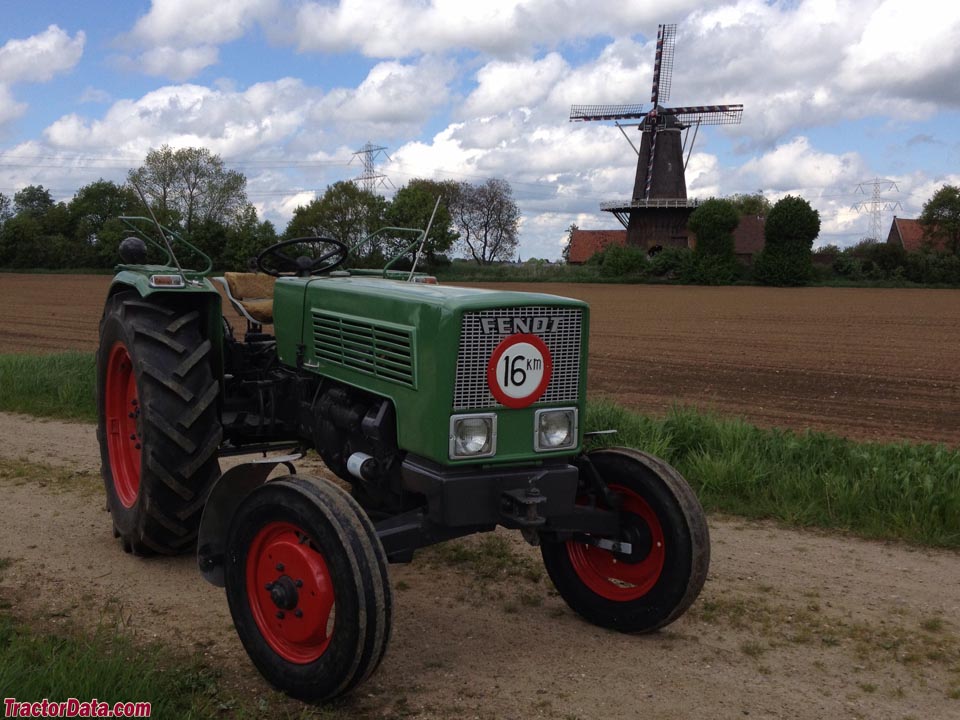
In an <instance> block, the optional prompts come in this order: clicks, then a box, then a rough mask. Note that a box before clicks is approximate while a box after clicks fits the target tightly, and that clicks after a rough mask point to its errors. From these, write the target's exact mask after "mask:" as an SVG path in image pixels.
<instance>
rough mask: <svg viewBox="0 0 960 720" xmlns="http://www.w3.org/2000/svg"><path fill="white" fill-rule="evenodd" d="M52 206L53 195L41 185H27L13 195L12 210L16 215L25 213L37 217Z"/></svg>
mask: <svg viewBox="0 0 960 720" xmlns="http://www.w3.org/2000/svg"><path fill="white" fill-rule="evenodd" d="M53 206H54V202H53V197H51V195H50V191H49V190H46V189H44V187H43V185H27V187H25V188H23V190H21V191H20V192H18V193H15V194H14V196H13V210H14V212H15V213H16V214H17V215H20V214H27V215H32V216H33V217H35V218H39V217H42V216H43V215H45V214H46V212H47V211H48V210H49V209H50V208H52V207H53Z"/></svg>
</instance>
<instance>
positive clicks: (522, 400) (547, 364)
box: [487, 334, 553, 408]
mask: <svg viewBox="0 0 960 720" xmlns="http://www.w3.org/2000/svg"><path fill="white" fill-rule="evenodd" d="M521 343H526V344H527V345H532V346H533V347H534V348H535V349H536V350H537V351H538V352H539V353H540V355H541V356H542V357H543V377H542V378H541V379H540V383H539V384H538V385H537V386H536V387H535V388H534V389H533V390H532V391H531V392H530V393H529V394H527V395H524V396H523V397H511V396H510V395H507V393H506V392H504V390H503V388H502V387H501V386H500V382H499V380H498V378H497V365H498V364H499V363H500V359H501V358H502V357H503V354H504V353H505V352H507V351H508V350H509V349H510V348H512V347H513V346H514V345H519V344H521ZM552 374H553V358H552V357H551V356H550V349H549V348H548V347H547V345H546V343H544V342H543V340H541V339H540V338H539V337H537V336H536V335H529V334H518V335H510V336H509V337H507V338H505V339H504V340H503V342H501V343H500V344H499V345H497V347H496V349H495V350H494V351H493V354H492V355H491V356H490V361H489V362H488V363H487V387H489V388H490V392H491V393H492V394H493V397H494V398H495V399H496V400H497V402H499V403H500V404H501V405H506V406H507V407H509V408H525V407H527V406H528V405H532V404H533V403H535V402H536V401H537V400H539V399H540V397H541V396H542V395H543V394H544V393H545V392H546V391H547V386H548V385H549V384H550V376H551V375H552Z"/></svg>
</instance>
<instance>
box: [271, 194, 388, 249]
mask: <svg viewBox="0 0 960 720" xmlns="http://www.w3.org/2000/svg"><path fill="white" fill-rule="evenodd" d="M386 208H387V201H386V200H384V199H383V198H382V197H380V196H379V195H377V194H376V193H373V192H370V191H369V190H362V189H361V188H359V187H357V186H356V185H355V184H354V183H352V182H349V181H345V180H341V181H340V182H336V183H334V184H333V185H330V186H328V187H327V189H326V191H324V193H323V195H322V196H321V197H319V198H317V199H316V200H313V201H311V202H310V203H309V204H307V205H303V206H300V207H298V208H297V209H296V210H294V212H293V217H292V218H291V219H290V223H289V224H288V225H287V229H286V230H285V231H284V233H283V234H284V237H286V238H295V237H315V236H321V237H323V236H327V237H332V238H334V239H335V240H339V241H341V242H343V243H346V244H347V245H348V246H350V247H353V246H354V245H358V244H359V243H360V241H361V240H363V239H364V238H365V237H367V236H368V235H369V234H370V233H372V232H375V231H376V230H378V229H379V228H381V227H383V218H384V215H385V213H386ZM370 245H373V247H370ZM351 259H352V260H357V261H360V263H361V264H366V265H376V264H380V263H382V262H383V250H382V247H381V245H380V244H374V243H367V244H366V245H365V246H363V247H357V249H356V251H355V252H354V253H353V254H352V255H351Z"/></svg>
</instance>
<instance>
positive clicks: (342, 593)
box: [97, 218, 710, 702]
mask: <svg viewBox="0 0 960 720" xmlns="http://www.w3.org/2000/svg"><path fill="white" fill-rule="evenodd" d="M127 222H128V224H129V225H130V226H131V228H134V229H135V231H136V236H134V237H131V238H128V239H127V240H125V241H124V243H123V244H122V246H121V259H122V262H123V264H121V265H120V266H119V267H118V273H117V275H116V276H115V278H114V280H113V283H112V285H111V287H110V291H109V295H108V297H107V300H106V306H105V308H104V312H103V318H102V321H101V324H100V345H99V351H98V355H97V402H98V411H99V423H98V427H97V431H98V433H97V434H98V439H99V443H100V452H101V457H102V461H103V465H102V474H103V479H104V484H105V487H106V494H107V505H108V508H109V510H110V512H111V515H112V521H113V528H114V534H115V536H116V537H118V538H119V539H120V543H121V544H122V546H123V549H124V550H126V551H127V552H132V553H136V554H141V555H149V554H157V553H159V554H174V553H180V552H186V551H189V550H192V549H194V548H196V552H197V559H198V564H199V567H200V571H201V573H202V575H203V577H204V578H205V579H206V580H208V581H209V582H211V583H213V584H215V585H218V586H220V587H224V588H225V589H226V596H227V602H228V604H229V607H230V612H231V615H232V616H233V620H234V624H235V626H236V629H237V633H238V635H239V636H240V640H241V642H242V643H243V646H244V647H245V649H246V650H247V653H248V654H249V655H250V658H251V659H252V660H253V662H254V664H255V665H256V666H257V668H258V669H259V670H260V672H261V673H262V674H263V675H264V676H265V677H266V679H267V680H268V681H269V682H270V683H272V684H273V685H274V686H276V687H277V688H280V689H281V690H283V691H285V692H286V693H288V694H289V695H291V696H294V697H296V698H300V699H302V700H305V701H311V702H316V701H325V700H329V699H331V698H334V697H337V696H339V695H342V694H344V693H347V692H349V691H350V690H352V689H353V688H354V687H356V686H357V685H358V684H359V683H361V682H362V681H363V680H365V679H366V678H368V677H369V676H370V675H371V674H372V673H373V671H374V670H375V669H376V667H377V665H378V664H379V662H380V660H381V659H382V657H383V655H384V652H385V651H386V647H387V642H388V639H389V636H390V627H391V617H392V611H393V599H392V593H391V587H390V582H389V578H388V575H387V565H388V563H391V562H409V561H410V560H411V559H412V558H413V555H414V552H415V551H416V550H417V549H418V548H422V547H426V546H428V545H432V544H434V543H439V542H443V541H445V540H449V539H451V538H456V537H461V536H465V535H469V534H471V533H478V532H489V531H492V530H494V529H495V528H496V527H497V526H498V525H499V526H502V527H505V528H510V529H516V530H519V531H520V532H521V533H522V535H523V537H524V538H525V539H526V540H527V541H528V542H529V543H531V544H532V545H536V546H539V548H540V551H541V554H542V556H543V562H544V565H545V567H546V570H547V573H548V574H549V576H550V579H551V580H552V582H553V584H554V585H555V586H556V589H557V591H558V592H559V594H560V596H561V597H562V598H563V599H564V600H565V601H566V602H567V603H568V604H569V606H570V607H571V608H572V609H573V610H574V611H576V612H577V613H578V614H579V615H581V616H582V617H583V618H585V619H586V620H588V621H589V622H591V623H594V624H596V625H600V626H602V627H605V628H611V629H614V630H618V631H622V632H629V633H643V632H651V631H654V630H656V629H658V628H661V627H663V626H665V625H667V624H668V623H671V622H673V621H674V620H676V619H677V618H678V617H679V616H680V615H682V614H683V613H684V612H685V611H686V610H687V608H688V607H689V606H690V605H691V604H692V603H693V601H694V600H695V599H696V597H697V595H698V594H699V592H700V590H701V588H702V586H703V583H704V580H705V578H706V575H707V568H708V565H709V558H710V543H709V536H708V532H707V524H706V520H705V517H704V514H703V510H702V508H701V506H700V504H699V502H698V501H697V498H696V496H695V495H694V493H693V492H692V491H691V489H690V487H689V486H688V485H687V483H686V482H685V481H684V479H683V478H682V477H681V476H680V475H679V474H678V473H677V472H676V471H675V470H674V469H672V468H671V467H670V466H668V465H667V464H665V463H664V462H663V461H661V460H658V459H657V458H654V457H652V456H650V455H648V454H646V453H644V452H642V451H640V450H636V449H630V448H607V449H601V450H594V451H591V452H584V451H583V445H584V440H585V437H586V436H587V435H589V434H590V433H585V432H584V427H583V420H584V412H585V409H586V386H587V382H586V381H587V359H588V351H587V339H588V335H589V307H588V306H587V305H586V304H585V303H583V302H580V301H577V300H572V299H568V298H563V297H556V296H553V295H544V294H534V293H520V292H497V291H490V290H480V289H470V288H461V287H448V286H440V285H437V284H435V281H433V279H432V278H429V277H427V276H424V275H422V274H418V273H415V272H414V271H413V270H411V271H409V272H407V271H404V272H398V271H394V270H391V269H390V268H391V266H392V265H393V263H391V264H388V266H387V268H385V269H384V270H382V271H376V272H371V271H344V270H340V269H338V268H339V267H340V266H341V265H342V264H343V263H344V262H345V261H346V260H347V258H348V256H349V254H350V250H349V249H348V248H347V246H345V245H344V244H343V243H341V242H339V241H336V240H332V239H326V238H299V239H296V240H289V241H285V242H280V243H277V244H275V245H272V246H270V247H268V248H266V249H265V250H263V252H262V253H261V254H260V255H259V257H258V258H257V267H258V270H259V271H260V272H256V273H253V272H250V273H225V275H224V277H220V278H209V277H207V274H208V272H209V270H210V262H209V259H206V268H205V269H204V270H202V271H192V270H185V269H183V268H182V266H181V265H180V263H179V261H178V259H177V257H176V255H175V254H174V252H173V245H174V244H175V243H179V244H180V245H179V247H180V248H181V251H183V249H190V250H192V251H195V252H197V253H198V254H199V255H202V253H199V251H196V248H193V246H191V245H190V244H189V243H188V242H186V241H184V240H183V239H182V238H180V237H179V236H177V235H176V234H175V233H173V232H171V231H169V230H167V229H166V228H163V227H161V226H160V225H159V223H156V227H157V231H158V232H159V234H160V238H159V240H160V242H158V241H156V240H154V239H153V238H151V237H150V235H149V234H148V233H147V232H145V231H143V228H142V222H145V219H144V218H128V219H127ZM154 222H155V220H154ZM389 232H391V233H392V234H396V232H398V229H390V230H389ZM415 232H416V233H418V234H417V236H416V238H415V239H414V241H413V242H412V243H411V245H410V246H409V247H408V248H407V250H406V251H405V253H407V254H409V253H411V252H413V251H414V249H415V248H417V247H418V246H419V247H422V241H423V239H424V238H425V237H426V232H425V231H415ZM148 245H150V246H154V247H155V248H158V249H159V251H160V252H161V253H162V254H163V256H164V258H165V259H163V260H162V261H161V264H148V262H147V257H148V255H147V251H148V249H149V248H148ZM401 255H403V253H402V254H401ZM203 257H205V256H203ZM398 257H400V256H398ZM394 261H396V258H395V259H394ZM415 265H416V264H415V263H414V267H415ZM215 283H216V284H215ZM218 288H219V290H218ZM221 293H222V294H223V295H225V296H226V298H227V300H228V301H229V302H230V303H231V304H232V305H233V306H234V308H235V310H236V313H237V317H239V318H242V320H240V321H239V322H236V321H235V322H234V323H230V322H228V321H227V318H225V317H224V313H223V308H222V305H221V302H222V296H221ZM244 324H245V326H246V327H245V328H242V327H234V325H237V326H242V325H244ZM271 326H272V328H273V333H272V334H271V333H268V332H265V330H267V329H269V328H270V327H271ZM241 330H242V336H241ZM308 449H314V450H315V451H316V452H317V453H318V455H319V456H320V458H322V460H323V462H324V463H325V465H326V466H327V468H329V470H330V471H332V473H334V474H335V475H336V476H337V477H338V478H339V479H340V480H341V481H343V483H342V485H341V484H335V483H333V482H331V481H329V480H326V479H323V478H319V477H311V476H308V475H303V474H298V473H297V472H296V470H295V467H294V465H293V461H294V460H296V459H298V458H299V457H301V456H302V453H304V452H305V451H306V450H308ZM277 453H282V454H280V455H277ZM231 455H238V456H239V455H247V456H248V457H249V456H250V455H253V456H254V457H255V458H256V459H255V460H254V461H247V462H242V463H241V464H239V465H235V466H233V467H231V468H230V469H228V470H226V471H225V472H223V473H221V468H220V461H221V460H223V459H224V458H228V457H229V456H231ZM277 470H280V472H279V473H278V472H275V471H277ZM343 487H346V488H349V492H348V491H346V490H344V489H343Z"/></svg>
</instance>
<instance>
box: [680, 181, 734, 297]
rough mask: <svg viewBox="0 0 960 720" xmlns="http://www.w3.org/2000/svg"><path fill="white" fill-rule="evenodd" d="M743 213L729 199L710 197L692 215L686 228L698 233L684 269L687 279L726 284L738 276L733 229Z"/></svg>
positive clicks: (697, 282)
mask: <svg viewBox="0 0 960 720" xmlns="http://www.w3.org/2000/svg"><path fill="white" fill-rule="evenodd" d="M739 224H740V213H738V212H737V208H736V207H735V206H734V204H733V203H732V202H731V201H730V200H718V199H716V198H714V199H711V200H707V201H706V202H704V203H703V204H701V205H700V207H698V208H697V209H696V210H694V211H693V213H692V214H691V215H690V219H689V220H688V221H687V227H688V228H689V229H690V231H691V232H693V234H694V235H696V236H697V245H696V247H695V248H694V251H693V259H692V261H691V262H690V263H689V264H688V265H687V266H686V267H685V268H684V273H683V274H682V278H681V279H683V281H684V282H691V283H696V284H698V285H726V284H728V283H731V282H733V280H734V278H735V277H736V271H737V267H736V263H737V261H736V256H735V255H734V244H733V231H734V230H736V228H737V225H739Z"/></svg>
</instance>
